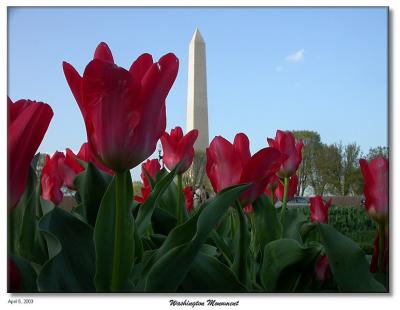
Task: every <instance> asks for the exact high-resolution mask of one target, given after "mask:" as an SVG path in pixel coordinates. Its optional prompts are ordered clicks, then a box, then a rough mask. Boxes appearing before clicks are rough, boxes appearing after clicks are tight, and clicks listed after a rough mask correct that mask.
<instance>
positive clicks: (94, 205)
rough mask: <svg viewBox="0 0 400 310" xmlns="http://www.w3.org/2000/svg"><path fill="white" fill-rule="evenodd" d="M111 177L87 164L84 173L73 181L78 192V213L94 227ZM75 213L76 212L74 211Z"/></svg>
mask: <svg viewBox="0 0 400 310" xmlns="http://www.w3.org/2000/svg"><path fill="white" fill-rule="evenodd" d="M111 179H112V177H111V176H110V175H108V174H107V173H104V172H102V171H100V170H98V169H97V168H96V167H95V166H94V165H93V164H92V163H90V162H89V163H88V164H87V168H86V170H85V171H83V172H82V173H80V174H79V175H78V176H77V177H76V178H75V180H74V185H75V187H76V189H77V191H78V192H79V198H80V200H81V201H80V204H79V208H78V213H79V214H80V215H81V216H82V218H83V219H84V220H85V221H86V223H88V224H89V225H91V226H92V227H94V226H95V223H96V218H97V213H98V212H99V208H100V203H101V199H102V198H103V196H104V193H105V192H106V190H107V187H108V185H109V184H110V182H111ZM75 211H77V210H75Z"/></svg>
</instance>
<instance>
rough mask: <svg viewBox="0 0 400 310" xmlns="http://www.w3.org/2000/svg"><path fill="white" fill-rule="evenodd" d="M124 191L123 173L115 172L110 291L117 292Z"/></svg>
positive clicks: (119, 276) (119, 278)
mask: <svg viewBox="0 0 400 310" xmlns="http://www.w3.org/2000/svg"><path fill="white" fill-rule="evenodd" d="M123 191H124V175H123V174H122V173H116V174H115V235H114V236H115V237H114V238H115V239H114V256H113V272H112V277H111V291H112V292H118V291H119V290H120V289H121V287H120V282H121V274H120V263H121V250H122V248H121V241H122V240H121V239H122V238H121V228H122V225H123V221H124V218H123V216H124V214H123V208H124V206H123V195H124V193H123Z"/></svg>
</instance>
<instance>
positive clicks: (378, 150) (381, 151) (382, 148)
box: [367, 146, 389, 161]
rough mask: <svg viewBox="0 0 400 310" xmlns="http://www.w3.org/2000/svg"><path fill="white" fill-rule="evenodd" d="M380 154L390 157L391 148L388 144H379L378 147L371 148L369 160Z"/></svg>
mask: <svg viewBox="0 0 400 310" xmlns="http://www.w3.org/2000/svg"><path fill="white" fill-rule="evenodd" d="M378 156H383V157H385V158H386V159H388V158H389V148H388V147H387V146H378V147H374V148H370V149H369V152H368V155H367V160H368V161H371V160H372V159H374V158H376V157H378Z"/></svg>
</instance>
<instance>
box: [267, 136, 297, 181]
mask: <svg viewBox="0 0 400 310" xmlns="http://www.w3.org/2000/svg"><path fill="white" fill-rule="evenodd" d="M267 141H268V144H269V146H271V147H274V148H276V149H278V150H279V151H280V152H281V153H282V154H284V155H286V156H287V158H286V160H284V161H283V162H282V165H281V167H280V169H279V171H278V173H277V174H278V176H279V177H280V178H286V177H291V176H292V175H294V174H295V173H296V171H297V169H298V168H299V165H300V163H301V159H302V157H301V150H302V148H303V141H302V140H301V139H299V140H298V141H297V143H295V139H294V136H293V133H291V132H290V131H281V130H278V131H277V132H276V137H275V140H274V139H270V138H268V140H267Z"/></svg>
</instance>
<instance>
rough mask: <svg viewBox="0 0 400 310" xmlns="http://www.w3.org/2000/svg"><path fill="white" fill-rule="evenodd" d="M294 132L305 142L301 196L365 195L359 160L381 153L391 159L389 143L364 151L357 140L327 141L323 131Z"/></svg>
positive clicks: (299, 170)
mask: <svg viewBox="0 0 400 310" xmlns="http://www.w3.org/2000/svg"><path fill="white" fill-rule="evenodd" d="M293 134H294V136H295V138H296V139H299V138H301V139H302V140H303V143H304V147H303V160H302V162H301V165H300V167H299V169H298V171H297V176H298V178H299V184H298V187H297V195H298V196H304V195H305V194H314V195H321V196H323V195H340V196H348V195H361V194H362V193H363V186H364V183H363V177H362V174H361V171H360V166H359V163H358V160H359V159H360V158H366V159H368V160H371V159H373V158H375V157H376V156H378V155H382V156H385V157H386V158H388V152H389V150H388V147H386V146H379V147H375V148H371V149H370V150H369V152H368V153H367V154H364V153H362V151H361V149H360V146H359V145H357V143H355V142H353V143H350V144H347V145H343V144H342V143H341V142H339V143H334V144H325V143H322V142H321V137H320V135H319V133H317V132H315V131H308V130H294V131H293Z"/></svg>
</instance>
